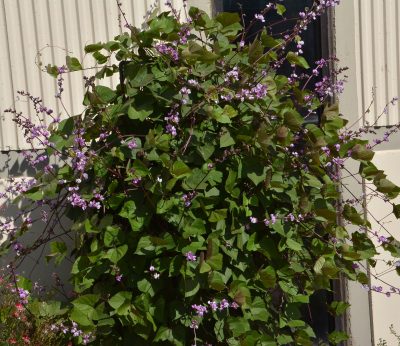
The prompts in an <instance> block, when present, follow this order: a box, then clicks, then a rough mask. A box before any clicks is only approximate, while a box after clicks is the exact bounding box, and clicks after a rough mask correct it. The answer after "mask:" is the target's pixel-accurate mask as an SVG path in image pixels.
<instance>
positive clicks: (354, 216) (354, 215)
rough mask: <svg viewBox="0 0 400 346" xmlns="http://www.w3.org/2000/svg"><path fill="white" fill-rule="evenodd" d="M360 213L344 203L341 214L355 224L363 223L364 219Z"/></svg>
mask: <svg viewBox="0 0 400 346" xmlns="http://www.w3.org/2000/svg"><path fill="white" fill-rule="evenodd" d="M361 215H362V213H358V212H357V210H356V209H355V208H354V207H352V206H350V205H348V204H345V206H344V208H343V216H344V217H345V219H346V220H349V221H351V222H352V223H353V224H355V225H365V219H364V218H363V217H362V216H361Z"/></svg>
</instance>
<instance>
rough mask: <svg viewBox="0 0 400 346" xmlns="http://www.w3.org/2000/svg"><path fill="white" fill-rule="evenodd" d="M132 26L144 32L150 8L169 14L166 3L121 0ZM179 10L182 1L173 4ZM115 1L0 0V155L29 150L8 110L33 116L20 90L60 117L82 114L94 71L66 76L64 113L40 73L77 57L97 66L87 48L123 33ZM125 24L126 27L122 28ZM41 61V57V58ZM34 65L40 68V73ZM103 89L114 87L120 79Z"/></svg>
mask: <svg viewBox="0 0 400 346" xmlns="http://www.w3.org/2000/svg"><path fill="white" fill-rule="evenodd" d="M120 2H121V3H122V8H123V9H124V11H125V12H126V16H127V19H128V21H129V22H130V23H131V24H133V25H135V26H137V27H140V26H141V24H142V23H143V19H144V17H145V15H146V11H147V10H148V8H150V5H157V6H158V7H159V8H161V9H162V10H165V9H166V8H165V4H164V3H165V0H158V1H154V0H120ZM173 4H174V5H175V6H176V7H181V6H182V0H174V1H173ZM118 14H119V12H118V7H117V3H116V1H115V0H0V45H1V47H2V48H1V49H0V61H1V64H0V150H17V149H29V148H30V147H29V146H28V145H27V144H26V143H25V142H24V140H23V137H22V136H21V133H20V132H19V131H18V130H17V128H16V126H15V124H14V122H13V121H12V120H11V117H10V115H8V114H5V113H4V110H5V109H7V108H10V107H14V106H15V107H16V108H17V109H18V110H20V111H22V112H23V113H24V114H30V110H29V105H28V103H27V102H25V100H22V99H18V97H17V95H16V91H17V90H26V91H29V92H30V93H31V94H33V95H35V96H40V97H42V99H43V100H44V103H45V105H46V106H48V107H50V108H52V109H54V111H55V112H57V113H58V114H61V115H62V116H65V115H67V112H68V114H78V113H79V112H81V111H82V110H83V107H82V99H83V79H82V77H83V76H84V75H87V76H90V75H93V74H94V73H95V70H86V71H82V72H74V73H72V74H69V75H66V76H65V82H64V85H65V87H64V89H65V91H64V94H63V103H64V105H65V109H66V110H67V111H65V110H64V109H63V107H62V106H61V105H60V104H58V103H57V102H56V99H55V97H54V96H55V94H56V92H57V83H56V81H55V80H54V78H52V77H50V76H48V75H47V74H46V73H44V72H42V71H41V69H43V67H44V66H45V65H47V64H48V63H51V64H56V65H58V66H61V65H63V64H65V56H66V55H71V56H76V57H77V58H78V59H80V60H81V61H83V66H84V67H91V66H93V60H92V58H91V57H90V56H85V54H84V51H83V47H84V46H85V45H87V44H90V43H95V42H99V41H101V42H105V41H108V40H111V39H113V37H114V36H116V35H117V34H119V33H120V32H121V28H120V27H119V22H118ZM123 24H124V23H122V25H123ZM38 51H39V53H40V54H39V55H38V56H37V52H38ZM35 62H36V63H38V64H39V63H42V64H43V65H42V66H41V67H39V66H37V65H36V64H35ZM101 83H102V84H105V85H107V84H108V85H111V86H112V87H115V86H116V84H117V83H118V78H117V77H116V78H114V79H113V80H110V79H105V80H103V81H101Z"/></svg>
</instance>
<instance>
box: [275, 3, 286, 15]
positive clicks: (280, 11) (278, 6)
mask: <svg viewBox="0 0 400 346" xmlns="http://www.w3.org/2000/svg"><path fill="white" fill-rule="evenodd" d="M285 12H286V7H285V6H283V5H282V4H276V13H278V14H279V15H280V16H282V15H283V14H284V13H285Z"/></svg>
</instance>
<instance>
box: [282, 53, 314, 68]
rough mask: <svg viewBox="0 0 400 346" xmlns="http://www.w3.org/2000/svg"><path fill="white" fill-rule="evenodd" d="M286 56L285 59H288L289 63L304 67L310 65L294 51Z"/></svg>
mask: <svg viewBox="0 0 400 346" xmlns="http://www.w3.org/2000/svg"><path fill="white" fill-rule="evenodd" d="M286 58H287V60H288V62H289V63H290V64H294V65H297V66H300V67H302V68H305V69H308V68H310V65H308V62H307V60H306V59H304V58H303V57H302V56H300V55H297V54H296V53H294V52H289V53H288V54H287V55H286Z"/></svg>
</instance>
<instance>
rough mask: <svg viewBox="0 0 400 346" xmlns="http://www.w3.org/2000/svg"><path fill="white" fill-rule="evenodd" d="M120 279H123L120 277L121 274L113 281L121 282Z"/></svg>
mask: <svg viewBox="0 0 400 346" xmlns="http://www.w3.org/2000/svg"><path fill="white" fill-rule="evenodd" d="M122 277H123V275H122V274H119V275H117V276H116V277H115V280H116V281H118V282H121V281H122Z"/></svg>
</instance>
